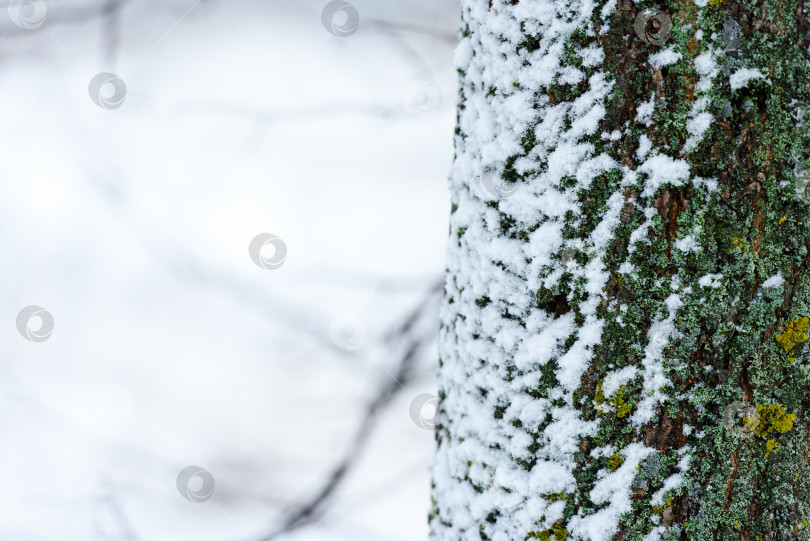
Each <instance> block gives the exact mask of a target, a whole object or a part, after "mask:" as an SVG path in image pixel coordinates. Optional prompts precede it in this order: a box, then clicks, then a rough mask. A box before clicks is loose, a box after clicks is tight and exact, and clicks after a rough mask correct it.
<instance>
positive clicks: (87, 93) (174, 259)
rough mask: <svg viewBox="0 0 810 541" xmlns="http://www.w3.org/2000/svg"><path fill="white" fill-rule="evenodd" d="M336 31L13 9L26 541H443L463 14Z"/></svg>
mask: <svg viewBox="0 0 810 541" xmlns="http://www.w3.org/2000/svg"><path fill="white" fill-rule="evenodd" d="M327 4H328V2H327V1H326V0H320V1H315V0H306V1H302V0H205V1H200V0H102V1H100V0H44V2H43V1H42V0H26V1H25V2H22V0H13V1H12V2H11V4H10V5H9V0H3V3H2V6H1V7H2V9H0V34H2V38H0V63H1V65H0V118H2V120H3V126H4V127H3V128H2V129H0V147H1V148H2V156H3V160H2V162H3V164H4V167H3V168H2V173H1V174H0V185H2V188H3V189H2V196H1V197H0V253H2V254H3V255H2V266H0V272H2V282H3V284H4V287H3V290H2V295H3V298H2V303H1V304H0V306H1V308H2V309H1V311H0V321H4V322H5V323H4V324H3V325H2V326H0V329H2V331H0V341H2V350H3V351H4V353H5V354H4V355H3V358H2V364H0V540H2V541H51V540H53V541H74V540H76V541H96V540H115V541H118V540H121V541H185V540H189V541H192V540H193V541H209V540H210V541H259V540H265V539H279V540H296V541H304V540H323V539H329V540H352V541H364V540H374V541H376V540H385V541H400V540H401V541H405V540H419V539H425V538H426V535H427V524H426V521H427V512H428V509H429V505H430V497H429V485H430V479H429V473H428V469H427V468H428V465H429V461H430V456H431V453H432V450H433V434H432V432H431V430H430V415H431V412H430V407H431V405H430V404H425V407H424V408H421V409H419V408H417V414H416V418H417V420H416V421H415V420H414V419H413V417H414V415H413V412H411V411H410V410H411V409H413V408H411V405H412V401H413V400H414V399H415V398H416V397H418V396H419V395H424V394H427V395H430V394H432V393H435V382H434V371H435V368H436V362H437V361H436V348H435V333H436V330H437V329H436V327H437V323H436V310H437V294H438V290H437V284H439V283H440V281H441V277H442V272H443V268H444V267H443V256H444V246H445V238H446V231H447V216H448V213H449V198H448V194H447V189H446V182H445V178H446V176H447V173H448V171H449V167H450V162H451V159H452V134H453V127H454V126H453V124H454V117H455V113H454V101H455V95H456V91H455V86H456V85H455V77H456V74H455V70H454V68H453V62H452V57H453V49H454V46H455V43H456V32H457V28H458V6H457V0H407V1H406V0H397V1H394V0H391V1H380V0H351V4H350V5H349V6H348V7H346V6H345V5H342V7H341V6H338V7H340V9H338V10H337V12H336V13H335V16H334V17H333V18H332V19H331V20H332V22H333V23H334V25H333V26H332V27H331V28H329V27H328V26H327V25H325V24H324V21H322V12H323V10H324V8H325V7H326V6H327ZM334 6H335V5H333V8H334ZM6 8H8V9H6ZM353 10H354V11H353ZM355 14H356V17H357V18H359V22H357V21H354V20H353V19H352V17H354V16H355ZM354 22H357V24H356V28H355V26H354V24H353V23H354ZM341 29H342V30H341ZM330 30H331V31H330ZM341 33H345V34H348V35H345V36H340V35H335V34H341ZM99 73H110V74H114V75H115V76H117V77H118V78H120V81H123V83H124V84H125V86H126V91H125V94H121V91H120V89H119V92H118V94H116V93H115V88H114V87H113V85H112V84H108V85H104V86H102V87H101V89H99V90H98V92H97V93H96V95H95V96H91V93H92V90H91V89H90V88H89V85H90V82H91V80H92V79H93V78H94V77H95V76H96V75H97V74H99ZM119 98H123V102H122V103H121V104H120V107H114V105H116V104H117V103H118V102H119V101H120V99H119ZM105 100H107V102H106V103H108V104H107V107H113V108H105V106H104V104H105ZM110 100H112V102H110ZM110 103H112V105H110ZM261 233H271V234H273V235H277V236H278V237H280V238H281V239H282V240H283V242H284V244H285V245H286V247H287V257H286V260H284V262H283V265H281V267H280V268H278V269H275V270H268V269H263V268H260V266H259V265H257V264H255V263H254V261H252V260H251V257H249V254H248V246H249V245H250V242H251V240H252V239H253V238H254V237H256V236H257V235H259V234H261ZM262 255H263V256H264V257H266V258H272V257H273V251H272V248H269V252H268V251H267V250H265V251H263V252H262ZM29 305H36V306H40V307H42V308H43V309H45V310H46V311H47V312H48V313H49V314H50V315H51V316H52V317H53V321H54V325H53V332H52V334H51V335H50V336H48V337H47V339H45V340H41V339H34V340H30V339H26V336H24V335H25V334H26V333H29V334H28V337H29V338H30V337H31V336H32V335H33V336H34V337H35V338H36V333H37V332H38V329H39V325H40V324H41V320H40V319H39V318H37V317H34V318H32V319H31V320H28V321H27V322H25V321H24V322H23V323H24V325H23V329H22V332H21V331H20V330H18V325H16V323H17V319H18V314H19V312H20V311H21V310H22V309H23V308H25V307H26V306H29ZM26 325H27V326H26ZM45 330H47V329H45ZM43 332H44V331H43ZM31 333H33V334H31ZM37 340H39V341H37ZM419 400H422V402H425V400H426V398H425V397H423V398H421V399H419ZM419 405H420V404H419V403H418V400H417V406H419ZM420 416H421V417H420ZM420 423H421V424H422V426H421V427H420V426H419V424H420ZM189 466H198V467H199V468H201V469H202V471H203V473H202V474H200V475H197V476H195V477H193V478H192V479H191V480H190V481H188V482H187V483H186V486H185V488H186V489H187V491H186V492H185V493H184V494H181V492H182V490H181V488H183V487H182V486H178V485H182V484H183V482H182V480H181V483H178V475H179V474H180V472H181V471H183V470H184V469H185V468H187V467H189ZM198 471H200V470H198ZM207 480H212V481H213V482H214V488H213V492H211V491H210V490H209V486H208V485H207V484H206V483H207ZM194 499H199V500H204V501H198V502H195V501H191V500H194Z"/></svg>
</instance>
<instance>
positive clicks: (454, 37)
mask: <svg viewBox="0 0 810 541" xmlns="http://www.w3.org/2000/svg"><path fill="white" fill-rule="evenodd" d="M363 26H364V27H366V26H370V27H372V28H373V27H377V28H382V29H383V31H385V32H386V33H389V34H390V33H392V32H391V31H392V30H394V31H396V30H401V31H406V32H414V33H416V34H425V35H427V36H433V37H435V38H438V39H440V40H442V41H445V42H447V43H451V44H452V43H456V42H457V41H458V34H457V33H455V32H445V31H443V30H440V29H438V28H431V27H429V26H424V25H421V24H413V23H392V22H390V21H384V20H382V19H372V20H370V21H363Z"/></svg>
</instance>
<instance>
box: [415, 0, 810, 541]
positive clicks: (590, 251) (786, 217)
mask: <svg viewBox="0 0 810 541" xmlns="http://www.w3.org/2000/svg"><path fill="white" fill-rule="evenodd" d="M462 4H463V24H462V40H461V43H460V45H459V48H458V52H457V54H456V64H457V67H458V70H459V75H460V93H459V108H458V126H457V130H456V138H455V146H456V157H455V161H454V165H453V170H452V174H451V183H450V184H451V192H452V196H451V197H452V211H451V220H450V242H449V250H448V263H447V281H446V286H445V301H444V305H443V309H442V315H441V323H442V332H441V337H440V359H441V366H440V373H439V377H440V382H439V389H440V398H441V404H440V408H439V412H438V414H437V427H436V428H437V430H436V439H437V442H438V449H437V453H436V457H435V461H434V465H433V506H432V511H431V514H430V525H431V536H432V539H434V540H446V541H459V540H479V539H483V540H493V541H510V540H523V539H542V540H556V541H561V540H563V539H568V540H590V541H605V540H619V539H621V540H642V539H643V540H644V541H656V540H658V539H664V540H676V539H690V540H726V539H734V540H736V539H741V540H746V541H748V540H750V541H755V540H757V541H762V540H782V539H795V538H798V537H802V536H803V534H804V530H805V529H806V526H807V524H808V522H807V520H806V518H808V519H810V492H808V491H809V490H810V483H809V482H808V474H809V473H810V472H809V471H808V470H809V469H810V467H809V466H808V462H807V461H808V420H810V412H808V411H807V407H806V406H807V405H808V399H807V397H806V395H807V391H808V390H810V369H809V368H808V366H810V364H809V363H810V355H808V354H807V353H806V351H803V347H804V345H805V343H806V341H807V339H808V334H807V327H808V319H807V316H810V280H808V276H810V275H809V274H808V271H807V265H808V245H810V236H809V235H810V231H808V226H810V204H808V201H810V187H809V186H808V185H810V160H809V159H808V158H810V153H808V149H810V144H809V142H808V139H810V130H808V126H807V123H806V122H805V120H806V119H807V118H808V115H807V114H806V112H807V111H808V100H809V99H810V94H809V93H808V90H810V73H808V71H810V70H808V67H810V63H809V62H808V43H810V34H808V28H810V23H808V20H807V15H806V13H805V10H804V7H803V4H802V0H798V2H794V1H793V0H772V1H769V2H756V1H750V0H746V1H739V2H738V1H735V0H688V1H687V0H683V1H680V2H673V1H670V2H664V3H662V4H660V5H658V6H655V5H652V4H650V5H645V4H633V3H631V2H630V1H629V0H618V3H617V0H606V1H599V2H596V3H592V2H590V1H588V0H556V1H554V2H552V1H550V0H511V1H509V0H462Z"/></svg>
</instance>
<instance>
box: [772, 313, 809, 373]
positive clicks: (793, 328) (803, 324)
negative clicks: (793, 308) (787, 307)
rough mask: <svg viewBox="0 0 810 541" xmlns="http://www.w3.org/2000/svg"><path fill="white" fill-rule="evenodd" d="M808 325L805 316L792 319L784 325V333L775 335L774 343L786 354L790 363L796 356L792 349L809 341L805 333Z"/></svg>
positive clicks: (807, 319)
mask: <svg viewBox="0 0 810 541" xmlns="http://www.w3.org/2000/svg"><path fill="white" fill-rule="evenodd" d="M808 324H810V318H807V317H806V316H805V317H800V318H799V319H794V320H793V321H789V322H788V323H787V325H785V332H783V333H777V335H776V342H777V343H778V344H779V345H780V346H782V349H784V350H785V351H786V352H787V354H788V360H789V361H790V362H793V361H795V360H796V354H795V353H792V351H793V348H795V347H796V345H797V344H801V343H802V342H807V340H808V339H810V335H808V334H807V333H806V332H805V331H806V330H807V327H808Z"/></svg>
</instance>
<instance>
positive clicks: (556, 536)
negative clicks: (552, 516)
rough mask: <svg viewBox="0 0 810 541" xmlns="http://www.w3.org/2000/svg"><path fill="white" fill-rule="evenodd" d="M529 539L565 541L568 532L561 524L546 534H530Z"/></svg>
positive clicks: (554, 526)
mask: <svg viewBox="0 0 810 541" xmlns="http://www.w3.org/2000/svg"><path fill="white" fill-rule="evenodd" d="M529 537H534V538H535V539H540V540H541V541H552V540H554V541H565V538H566V537H568V532H567V531H565V528H563V527H562V526H560V525H559V524H554V525H553V526H551V528H550V529H548V530H546V531H544V532H532V533H530V534H529Z"/></svg>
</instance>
